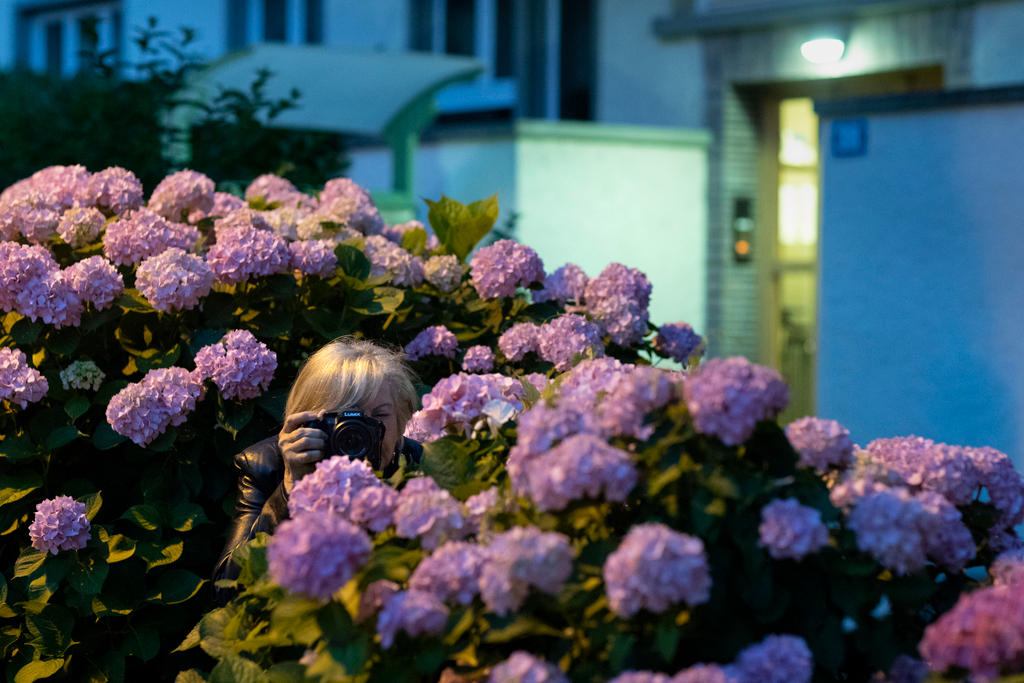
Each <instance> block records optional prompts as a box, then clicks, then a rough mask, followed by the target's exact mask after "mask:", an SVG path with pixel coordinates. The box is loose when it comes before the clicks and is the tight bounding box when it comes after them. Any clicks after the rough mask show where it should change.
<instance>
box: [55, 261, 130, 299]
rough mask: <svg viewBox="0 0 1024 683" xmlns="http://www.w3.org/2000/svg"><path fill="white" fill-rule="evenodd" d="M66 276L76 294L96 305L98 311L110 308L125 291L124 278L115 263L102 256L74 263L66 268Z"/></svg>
mask: <svg viewBox="0 0 1024 683" xmlns="http://www.w3.org/2000/svg"><path fill="white" fill-rule="evenodd" d="M64 277H65V279H66V280H67V281H68V283H69V284H70V285H71V290H72V291H73V292H74V293H75V295H76V296H77V297H78V298H79V299H81V300H82V301H83V302H85V303H90V304H92V305H93V306H95V307H96V310H97V311H102V310H103V309H105V308H108V307H109V306H110V305H111V304H112V303H114V299H116V298H117V297H119V296H121V293H122V292H124V278H122V277H121V274H120V273H119V272H117V269H116V268H114V264H112V263H111V262H110V261H108V260H107V259H105V258H103V257H102V256H90V257H89V258H86V259H82V260H81V261H78V262H76V263H72V264H71V265H70V266H68V267H67V268H65V269H64Z"/></svg>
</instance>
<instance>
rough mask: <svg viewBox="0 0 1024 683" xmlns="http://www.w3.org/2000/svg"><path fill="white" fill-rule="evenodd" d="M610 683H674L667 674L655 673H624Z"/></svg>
mask: <svg viewBox="0 0 1024 683" xmlns="http://www.w3.org/2000/svg"><path fill="white" fill-rule="evenodd" d="M608 683H673V681H672V679H671V678H669V677H668V676H667V675H666V674H661V673H656V672H654V671H623V672H622V673H620V674H619V675H618V676H616V677H615V678H613V679H611V680H610V681H608Z"/></svg>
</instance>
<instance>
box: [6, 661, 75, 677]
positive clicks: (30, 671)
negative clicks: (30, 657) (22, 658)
mask: <svg viewBox="0 0 1024 683" xmlns="http://www.w3.org/2000/svg"><path fill="white" fill-rule="evenodd" d="M63 666H64V660H63V659H37V660H35V661H33V662H29V663H28V664H26V665H25V666H23V667H21V668H20V669H18V673H16V674H14V683H32V682H33V681H38V680H40V679H41V678H48V677H50V676H52V675H53V674H55V673H57V672H58V671H60V670H61V667H63Z"/></svg>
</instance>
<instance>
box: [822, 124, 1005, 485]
mask: <svg viewBox="0 0 1024 683" xmlns="http://www.w3.org/2000/svg"><path fill="white" fill-rule="evenodd" d="M866 120H867V122H868V145H869V147H868V152H867V154H866V155H865V156H861V157H856V158H849V159H837V158H832V157H831V156H830V155H829V153H828V150H829V147H828V145H829V139H830V134H831V126H832V125H833V123H832V122H830V121H827V120H826V121H823V126H822V144H823V147H822V149H823V151H824V154H823V163H824V167H823V174H824V177H823V193H822V195H823V198H824V199H823V206H822V230H821V234H822V238H821V304H820V305H821V311H820V321H821V323H820V331H819V365H818V387H819V397H818V404H819V414H820V415H821V416H822V417H827V418H834V419H837V420H839V421H840V422H843V423H844V424H845V425H846V426H847V427H848V428H849V429H850V431H851V433H852V434H853V437H854V439H855V440H856V441H857V442H859V443H861V444H864V443H866V442H868V441H870V440H871V439H874V438H877V437H887V436H901V435H907V434H917V435H920V436H926V437H929V438H934V439H936V440H940V441H945V442H948V443H956V444H964V445H991V446H994V447H996V448H999V449H1001V450H1004V451H1006V452H1008V453H1009V454H1010V455H1011V457H1014V458H1015V459H1016V461H1017V463H1018V465H1020V464H1022V463H1024V459H1022V455H1024V382H1022V381H1021V380H1022V378H1024V315H1022V314H1021V305H1022V302H1024V269H1022V265H1021V264H1024V240H1022V239H1021V236H1020V235H1021V225H1022V216H1024V191H1022V185H1021V183H1022V180H1021V179H1022V178H1024V157H1022V156H1021V155H1019V154H1016V153H1013V152H1012V151H1011V150H1017V149H1020V148H1021V147H1022V146H1024V105H994V106H984V107H973V108H951V109H933V110H923V111H913V112H907V113H897V114H888V115H870V116H867V117H866ZM1008 151H1009V153H1008Z"/></svg>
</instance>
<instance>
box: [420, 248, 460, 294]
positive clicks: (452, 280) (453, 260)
mask: <svg viewBox="0 0 1024 683" xmlns="http://www.w3.org/2000/svg"><path fill="white" fill-rule="evenodd" d="M423 275H424V277H426V279H427V282H429V283H430V284H432V285H434V286H435V287H437V288H438V289H440V290H441V291H442V292H450V291H452V290H453V289H455V288H456V287H458V286H459V283H460V282H462V265H461V264H460V263H459V259H458V257H457V256H455V255H454V254H439V255H437V256H431V257H430V258H428V259H427V261H426V263H424V264H423Z"/></svg>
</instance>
